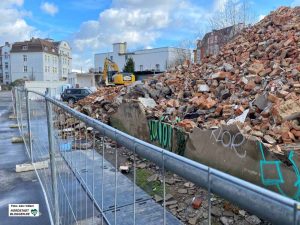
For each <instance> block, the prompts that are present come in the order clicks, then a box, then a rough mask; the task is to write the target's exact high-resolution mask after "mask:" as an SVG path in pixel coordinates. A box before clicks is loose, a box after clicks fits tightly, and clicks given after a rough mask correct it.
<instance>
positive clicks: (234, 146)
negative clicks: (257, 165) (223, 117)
mask: <svg viewBox="0 0 300 225" xmlns="http://www.w3.org/2000/svg"><path fill="white" fill-rule="evenodd" d="M210 138H214V140H215V141H216V142H217V143H221V144H222V145H223V146H224V147H225V148H229V149H231V150H233V151H234V152H235V154H236V155H237V156H238V157H240V158H245V157H246V154H247V152H246V150H243V149H242V148H241V145H243V144H244V142H245V137H244V135H243V134H241V133H240V132H237V133H235V134H232V133H230V132H229V131H228V130H223V129H222V128H220V129H217V130H213V131H212V132H211V135H210ZM241 150H242V151H241Z"/></svg>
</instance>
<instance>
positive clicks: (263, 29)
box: [79, 7, 300, 153]
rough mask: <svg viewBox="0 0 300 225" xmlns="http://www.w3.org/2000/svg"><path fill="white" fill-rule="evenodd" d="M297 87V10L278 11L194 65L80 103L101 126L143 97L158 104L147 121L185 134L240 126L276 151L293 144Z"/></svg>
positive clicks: (297, 132) (297, 134) (299, 114)
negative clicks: (163, 122) (121, 107)
mask: <svg viewBox="0 0 300 225" xmlns="http://www.w3.org/2000/svg"><path fill="white" fill-rule="evenodd" d="M299 81H300V7H295V8H289V7H281V8H279V9H278V10H276V11H274V12H272V13H271V14H270V15H268V16H266V17H265V18H264V19H263V20H261V21H260V22H258V23H257V24H255V25H254V26H252V27H247V28H245V29H244V30H243V31H242V32H241V33H240V34H239V35H237V36H236V37H235V38H234V39H233V40H231V41H230V42H228V43H227V44H226V45H225V46H224V47H223V48H222V49H221V50H220V52H219V54H218V55H214V56H209V57H207V58H205V59H204V60H203V61H202V63H201V64H191V65H188V64H186V65H182V66H179V67H177V68H175V69H173V70H171V71H169V72H166V73H164V74H162V75H157V76H155V77H153V78H150V79H148V80H145V81H144V82H143V83H136V84H134V85H132V86H130V87H124V86H123V87H114V88H111V87H109V88H101V89H99V90H98V92H96V93H95V94H94V95H92V96H90V97H88V98H87V99H84V100H82V101H81V102H79V105H81V106H82V108H81V111H82V110H83V111H84V108H85V107H91V108H92V109H93V110H91V112H90V115H92V116H93V117H95V118H100V119H101V120H103V121H104V122H108V121H109V115H110V114H111V113H114V112H115V110H116V108H117V107H118V104H120V102H122V100H124V99H135V98H138V97H149V98H152V99H154V100H155V102H156V103H157V106H155V107H154V108H147V109H146V115H147V116H148V117H149V118H160V117H162V116H164V119H165V120H166V122H168V121H179V120H178V118H180V120H181V121H179V122H177V126H181V127H183V128H184V129H185V130H186V131H188V132H189V131H191V130H192V129H193V128H194V127H196V126H197V127H200V128H203V129H213V128H216V127H218V126H221V125H225V124H229V123H233V122H236V121H239V122H238V124H239V126H240V128H241V131H242V132H243V133H244V134H245V135H249V136H255V137H256V138H257V139H258V140H261V141H262V142H264V143H265V145H267V146H268V147H271V148H272V149H273V150H274V151H275V152H277V153H281V151H282V146H283V145H287V144H293V143H297V142H299V140H300V120H299V118H300V98H299V93H300V82H299ZM96 96H97V97H96ZM86 103H91V104H92V105H90V106H86ZM95 109H96V111H94V110H95Z"/></svg>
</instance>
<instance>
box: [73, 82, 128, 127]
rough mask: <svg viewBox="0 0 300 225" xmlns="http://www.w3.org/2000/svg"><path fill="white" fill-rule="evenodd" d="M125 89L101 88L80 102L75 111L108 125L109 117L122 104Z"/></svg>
mask: <svg viewBox="0 0 300 225" xmlns="http://www.w3.org/2000/svg"><path fill="white" fill-rule="evenodd" d="M125 91H126V87H124V86H115V87H103V88H99V89H98V90H97V91H96V92H95V93H93V94H91V95H89V96H87V97H85V98H84V99H82V100H80V101H79V102H78V103H77V104H76V106H75V109H77V110H78V111H81V112H82V113H84V114H86V115H88V116H91V117H93V118H96V119H99V120H101V121H103V122H104V123H108V121H109V116H110V115H111V114H113V113H115V112H116V109H117V108H118V106H119V105H120V104H121V103H122V97H120V96H121V95H123V93H126V92H125Z"/></svg>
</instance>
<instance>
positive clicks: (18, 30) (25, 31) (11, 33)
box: [0, 0, 38, 44]
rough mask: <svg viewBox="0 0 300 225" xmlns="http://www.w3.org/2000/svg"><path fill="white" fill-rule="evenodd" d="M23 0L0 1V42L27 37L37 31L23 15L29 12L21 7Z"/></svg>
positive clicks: (28, 14) (27, 14)
mask: <svg viewBox="0 0 300 225" xmlns="http://www.w3.org/2000/svg"><path fill="white" fill-rule="evenodd" d="M22 5H23V0H6V1H0V15H1V26H0V44H3V43H4V42H5V41H9V42H14V41H21V40H24V39H29V38H30V37H31V36H33V35H36V34H37V33H38V31H37V30H36V29H35V28H34V27H32V26H30V25H28V24H27V22H26V21H25V17H27V16H30V15H31V13H30V12H28V11H24V10H22V9H21V6H22Z"/></svg>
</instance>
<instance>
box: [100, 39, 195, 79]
mask: <svg viewBox="0 0 300 225" xmlns="http://www.w3.org/2000/svg"><path fill="white" fill-rule="evenodd" d="M105 58H108V59H110V60H112V61H113V62H115V63H116V64H117V65H118V66H119V69H120V70H121V71H122V70H123V68H124V66H125V64H126V61H127V60H128V59H129V58H132V59H133V61H134V65H135V71H157V72H164V71H166V70H167V69H169V68H171V67H173V66H175V65H178V64H182V63H183V62H184V60H186V59H189V60H190V59H191V53H190V50H189V49H183V48H173V47H162V48H152V49H143V50H137V51H132V52H128V51H127V43H126V42H122V43H114V44H113V51H112V52H106V53H98V54H95V57H94V65H95V68H94V70H95V72H96V73H97V72H100V73H101V72H102V71H103V64H104V61H105Z"/></svg>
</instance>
